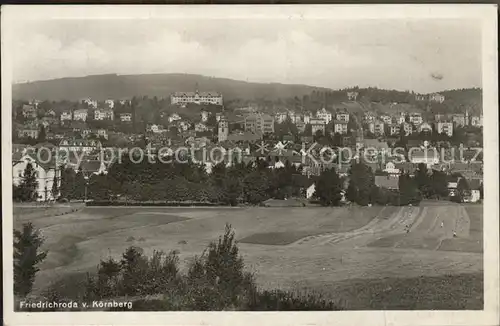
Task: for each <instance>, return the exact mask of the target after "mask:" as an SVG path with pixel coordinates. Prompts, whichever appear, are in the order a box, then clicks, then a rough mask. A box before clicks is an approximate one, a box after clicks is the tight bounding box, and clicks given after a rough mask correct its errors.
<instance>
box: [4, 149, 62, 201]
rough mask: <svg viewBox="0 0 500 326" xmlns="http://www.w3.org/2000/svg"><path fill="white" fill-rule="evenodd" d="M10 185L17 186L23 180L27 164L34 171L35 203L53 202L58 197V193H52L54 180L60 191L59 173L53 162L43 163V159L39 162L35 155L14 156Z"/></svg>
mask: <svg viewBox="0 0 500 326" xmlns="http://www.w3.org/2000/svg"><path fill="white" fill-rule="evenodd" d="M12 161H13V162H12V184H13V185H16V186H17V185H19V184H20V183H21V182H22V180H23V178H24V172H25V170H26V167H27V166H28V164H31V167H32V168H33V170H34V171H35V176H36V181H37V188H36V194H37V201H46V200H53V199H56V198H57V197H59V193H55V194H53V193H52V185H53V183H54V180H55V181H56V182H57V183H58V186H57V189H60V184H61V171H60V169H58V168H57V165H56V163H55V160H53V159H52V160H49V162H45V159H43V162H42V161H39V159H38V157H37V155H35V154H24V155H22V156H21V157H18V156H17V157H16V156H14V157H13V159H12Z"/></svg>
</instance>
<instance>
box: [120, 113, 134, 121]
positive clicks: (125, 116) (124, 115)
mask: <svg viewBox="0 0 500 326" xmlns="http://www.w3.org/2000/svg"><path fill="white" fill-rule="evenodd" d="M120 121H121V122H131V121H132V113H120Z"/></svg>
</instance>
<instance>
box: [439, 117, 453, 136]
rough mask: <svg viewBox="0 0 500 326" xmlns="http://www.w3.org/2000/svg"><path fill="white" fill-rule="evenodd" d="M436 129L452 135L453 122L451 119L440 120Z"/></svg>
mask: <svg viewBox="0 0 500 326" xmlns="http://www.w3.org/2000/svg"><path fill="white" fill-rule="evenodd" d="M436 131H437V132H438V133H440V134H442V133H444V134H446V135H448V136H449V137H451V136H453V123H452V122H449V121H438V122H437V123H436Z"/></svg>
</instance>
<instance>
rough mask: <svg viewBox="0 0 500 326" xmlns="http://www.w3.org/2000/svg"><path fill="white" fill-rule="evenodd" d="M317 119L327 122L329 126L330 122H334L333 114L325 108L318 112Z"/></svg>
mask: <svg viewBox="0 0 500 326" xmlns="http://www.w3.org/2000/svg"><path fill="white" fill-rule="evenodd" d="M316 118H318V119H323V120H325V123H326V124H329V123H330V121H332V119H333V117H332V113H331V112H329V111H327V110H326V109H325V108H323V109H321V110H318V112H316Z"/></svg>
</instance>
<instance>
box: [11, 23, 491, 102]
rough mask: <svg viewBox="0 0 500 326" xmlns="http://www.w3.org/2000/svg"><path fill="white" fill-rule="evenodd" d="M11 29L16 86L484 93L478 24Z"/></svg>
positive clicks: (36, 25)
mask: <svg viewBox="0 0 500 326" xmlns="http://www.w3.org/2000/svg"><path fill="white" fill-rule="evenodd" d="M12 32H13V35H15V37H14V44H13V79H14V81H15V82H20V81H36V80H47V79H54V78H62V77H79V76H86V75H98V74H108V73H117V74H149V73H192V74H201V75H206V76H213V77H224V78H233V79H238V80H245V81H251V82H279V83H290V84H307V85H312V86H321V87H328V88H333V89H338V88H345V87H351V86H356V85H357V86H360V87H368V86H372V87H379V88H387V89H398V90H413V91H415V92H419V93H427V92H433V91H440V90H444V89H454V88H467V87H481V75H482V74H481V25H480V24H479V22H478V21H474V20H465V19H425V20H423V19H420V20H395V19H391V20H389V19H385V20H367V19H365V20H338V19H337V20H332V19H308V20H293V21H290V20H286V19H279V20H278V19H210V20H209V19H196V20H194V19H182V20H180V19H168V20H166V19H161V20H160V19H156V20H154V19H143V20H75V19H72V20H69V19H67V20H39V21H30V22H27V23H23V24H16V26H15V27H13V31H12Z"/></svg>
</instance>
